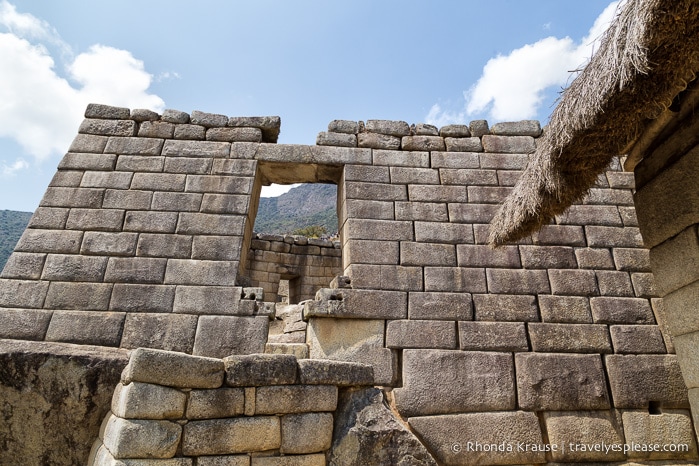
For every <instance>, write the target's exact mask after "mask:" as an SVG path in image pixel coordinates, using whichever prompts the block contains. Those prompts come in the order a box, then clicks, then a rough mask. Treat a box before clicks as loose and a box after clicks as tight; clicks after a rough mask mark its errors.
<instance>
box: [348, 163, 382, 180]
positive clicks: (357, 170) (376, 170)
mask: <svg viewBox="0 0 699 466" xmlns="http://www.w3.org/2000/svg"><path fill="white" fill-rule="evenodd" d="M389 170H390V169H389V167H382V166H367V165H345V167H344V171H343V172H342V175H343V178H344V180H345V182H347V181H362V182H365V183H390V182H391V175H390V171H389Z"/></svg>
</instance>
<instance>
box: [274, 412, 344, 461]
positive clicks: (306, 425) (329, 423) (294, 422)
mask: <svg viewBox="0 0 699 466" xmlns="http://www.w3.org/2000/svg"><path fill="white" fill-rule="evenodd" d="M332 432H333V415H332V414H331V413H308V414H287V415H285V416H282V418H281V433H282V444H281V448H280V450H279V451H280V453H282V454H285V455H287V454H292V455H294V454H296V455H299V454H308V453H316V452H323V451H325V450H328V449H329V448H330V445H331V443H332ZM323 464H325V463H323Z"/></svg>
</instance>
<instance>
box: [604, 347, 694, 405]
mask: <svg viewBox="0 0 699 466" xmlns="http://www.w3.org/2000/svg"><path fill="white" fill-rule="evenodd" d="M605 357H606V361H605V362H606V366H607V374H608V376H609V386H610V387H611V389H612V398H613V399H614V407H616V408H622V409H625V408H630V409H648V405H649V403H650V402H653V403H655V404H658V405H660V406H662V407H663V408H688V407H689V402H688V400H687V388H686V387H685V384H684V380H683V379H682V373H681V372H680V366H679V364H678V363H677V357H676V356H675V355H660V354H643V355H640V354H639V355H631V354H629V355H622V354H612V355H607V356H605Z"/></svg>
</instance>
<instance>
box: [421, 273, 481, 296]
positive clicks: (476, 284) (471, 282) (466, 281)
mask: <svg viewBox="0 0 699 466" xmlns="http://www.w3.org/2000/svg"><path fill="white" fill-rule="evenodd" d="M424 275H425V288H424V290H425V291H448V292H457V293H458V292H467V293H485V292H486V281H485V269H481V268H466V267H425V268H424Z"/></svg>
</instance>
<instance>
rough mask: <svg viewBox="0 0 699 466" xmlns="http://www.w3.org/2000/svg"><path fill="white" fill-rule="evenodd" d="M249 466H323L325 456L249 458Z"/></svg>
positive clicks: (319, 454)
mask: <svg viewBox="0 0 699 466" xmlns="http://www.w3.org/2000/svg"><path fill="white" fill-rule="evenodd" d="M251 460H252V462H251V463H250V464H251V466H325V464H326V462H325V455H324V454H321V453H315V454H311V455H287V456H257V457H252V458H251Z"/></svg>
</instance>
